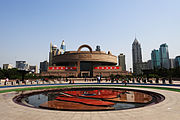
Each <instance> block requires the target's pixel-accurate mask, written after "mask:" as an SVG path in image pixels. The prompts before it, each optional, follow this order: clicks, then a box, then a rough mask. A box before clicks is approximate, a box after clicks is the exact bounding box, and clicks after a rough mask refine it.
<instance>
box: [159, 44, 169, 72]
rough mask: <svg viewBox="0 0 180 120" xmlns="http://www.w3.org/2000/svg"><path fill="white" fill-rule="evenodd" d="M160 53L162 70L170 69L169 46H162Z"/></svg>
mask: <svg viewBox="0 0 180 120" xmlns="http://www.w3.org/2000/svg"><path fill="white" fill-rule="evenodd" d="M159 53H160V62H161V68H166V69H169V68H170V63H169V52H168V45H167V44H166V43H165V44H162V45H160V48H159Z"/></svg>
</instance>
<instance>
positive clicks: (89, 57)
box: [52, 52, 117, 65]
mask: <svg viewBox="0 0 180 120" xmlns="http://www.w3.org/2000/svg"><path fill="white" fill-rule="evenodd" d="M77 61H92V62H107V63H112V64H114V65H116V64H117V57H116V56H114V55H109V54H105V53H101V52H100V53H90V52H85V53H84V52H80V53H78V52H77V53H73V54H71V53H69V54H62V55H57V56H54V57H53V60H52V62H53V64H57V63H61V62H77Z"/></svg>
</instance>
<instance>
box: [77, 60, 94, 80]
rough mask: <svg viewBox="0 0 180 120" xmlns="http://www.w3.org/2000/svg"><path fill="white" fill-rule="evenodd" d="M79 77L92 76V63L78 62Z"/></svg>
mask: <svg viewBox="0 0 180 120" xmlns="http://www.w3.org/2000/svg"><path fill="white" fill-rule="evenodd" d="M80 71H81V77H92V71H93V65H92V62H86V61H82V62H80Z"/></svg>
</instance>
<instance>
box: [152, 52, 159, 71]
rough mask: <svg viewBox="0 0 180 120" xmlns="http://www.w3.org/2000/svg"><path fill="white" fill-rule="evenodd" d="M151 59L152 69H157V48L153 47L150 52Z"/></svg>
mask: <svg viewBox="0 0 180 120" xmlns="http://www.w3.org/2000/svg"><path fill="white" fill-rule="evenodd" d="M151 60H152V66H153V69H158V68H160V67H161V64H160V53H159V50H155V49H154V50H153V51H152V52H151Z"/></svg>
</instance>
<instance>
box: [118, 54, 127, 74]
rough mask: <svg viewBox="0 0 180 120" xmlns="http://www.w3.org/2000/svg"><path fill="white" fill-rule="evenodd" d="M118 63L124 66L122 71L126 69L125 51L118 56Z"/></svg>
mask: <svg viewBox="0 0 180 120" xmlns="http://www.w3.org/2000/svg"><path fill="white" fill-rule="evenodd" d="M118 63H119V66H121V67H122V71H126V63H125V55H123V53H121V54H120V55H119V56H118Z"/></svg>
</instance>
